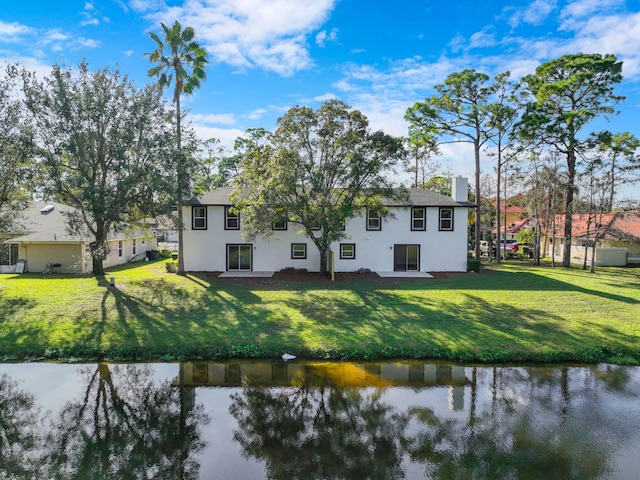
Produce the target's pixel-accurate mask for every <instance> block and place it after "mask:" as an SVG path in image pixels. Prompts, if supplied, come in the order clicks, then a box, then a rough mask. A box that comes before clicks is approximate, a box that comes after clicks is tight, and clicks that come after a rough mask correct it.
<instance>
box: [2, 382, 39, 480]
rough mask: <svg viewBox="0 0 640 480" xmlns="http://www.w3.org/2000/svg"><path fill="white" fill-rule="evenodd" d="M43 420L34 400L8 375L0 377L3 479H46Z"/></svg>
mask: <svg viewBox="0 0 640 480" xmlns="http://www.w3.org/2000/svg"><path fill="white" fill-rule="evenodd" d="M42 418H43V415H42V411H41V409H40V408H39V407H38V406H37V404H36V400H35V397H34V396H33V395H32V394H30V393H28V392H25V391H24V390H21V389H20V388H19V387H18V383H17V382H16V381H14V380H13V379H12V378H11V377H10V376H9V375H7V374H2V375H0V478H3V479H4V478H11V479H13V478H16V479H17V478H25V479H27V478H46V477H45V476H44V475H43V459H42V447H43V441H42V437H41V436H40V432H42V431H43V429H44V426H43V422H42Z"/></svg>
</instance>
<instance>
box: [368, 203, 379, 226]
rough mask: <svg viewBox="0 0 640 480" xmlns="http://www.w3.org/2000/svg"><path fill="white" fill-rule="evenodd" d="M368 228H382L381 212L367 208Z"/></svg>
mask: <svg viewBox="0 0 640 480" xmlns="http://www.w3.org/2000/svg"><path fill="white" fill-rule="evenodd" d="M367 230H382V217H381V216H380V212H377V211H376V210H372V209H370V208H367Z"/></svg>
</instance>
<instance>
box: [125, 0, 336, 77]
mask: <svg viewBox="0 0 640 480" xmlns="http://www.w3.org/2000/svg"><path fill="white" fill-rule="evenodd" d="M334 2H335V0H299V1H296V2H292V1H290V0H272V1H270V2H265V1H263V0H186V1H185V2H184V4H183V5H182V6H181V7H163V8H159V6H158V5H157V2H153V1H142V0H135V1H134V2H132V3H131V4H130V5H131V7H132V8H134V9H136V10H137V11H144V12H147V14H146V16H147V18H148V19H150V20H152V21H153V22H154V23H155V24H156V25H157V24H158V23H159V22H164V23H165V24H168V23H173V21H174V20H176V19H177V20H179V21H180V23H181V24H182V25H188V26H191V27H193V28H194V29H195V31H196V33H197V35H198V39H199V40H200V42H201V43H202V44H203V45H204V46H206V48H207V50H208V51H209V53H210V54H211V55H212V57H213V58H214V59H215V60H216V61H218V62H224V63H228V64H230V65H232V66H236V67H239V68H255V67H259V68H263V69H265V70H268V71H273V72H276V73H278V74H280V75H283V76H291V75H293V74H294V73H295V72H297V71H299V70H303V69H306V68H309V67H311V66H312V61H311V58H310V56H309V51H308V45H307V41H308V37H309V36H310V35H311V34H312V32H314V31H316V30H317V29H318V27H320V26H321V25H322V24H323V23H324V22H325V21H326V20H327V19H328V16H329V14H330V12H331V10H332V9H333V7H334ZM331 35H332V33H329V34H327V38H326V39H325V41H326V40H329V39H331Z"/></svg>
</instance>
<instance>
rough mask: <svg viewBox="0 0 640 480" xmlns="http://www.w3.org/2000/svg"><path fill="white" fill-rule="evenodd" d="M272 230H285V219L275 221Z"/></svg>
mask: <svg viewBox="0 0 640 480" xmlns="http://www.w3.org/2000/svg"><path fill="white" fill-rule="evenodd" d="M272 229H273V230H286V229H287V219H286V218H283V219H280V220H276V221H275V222H273V225H272Z"/></svg>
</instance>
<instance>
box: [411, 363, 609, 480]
mask: <svg viewBox="0 0 640 480" xmlns="http://www.w3.org/2000/svg"><path fill="white" fill-rule="evenodd" d="M584 371H585V373H586V375H585V376H584V379H583V380H584V382H583V383H581V384H578V383H577V382H575V383H574V385H573V389H572V388H571V387H570V385H569V381H568V369H567V368H562V369H549V368H540V369H536V368H529V369H526V370H525V369H520V368H500V369H497V368H494V369H492V370H489V369H485V370H484V373H486V374H488V373H489V372H491V375H492V378H491V379H490V380H489V379H488V381H487V383H489V382H490V385H491V387H490V389H489V392H490V395H491V401H490V402H489V404H488V405H487V406H486V408H485V409H484V410H483V411H482V412H480V413H478V410H479V409H478V408H477V405H476V402H477V397H476V392H475V389H476V386H477V371H476V369H473V375H472V376H473V381H472V385H471V396H470V399H471V405H469V409H468V417H467V418H466V419H465V420H464V421H460V420H453V419H441V418H438V416H437V415H436V414H435V413H434V411H433V410H432V409H430V408H425V407H414V408H411V409H410V411H409V413H410V415H411V416H412V418H413V419H415V420H418V421H419V423H420V425H421V428H420V431H419V433H418V434H417V435H415V436H414V437H413V438H412V439H411V446H410V448H409V452H410V455H411V458H412V460H413V461H416V462H420V463H424V464H425V465H426V467H427V475H428V476H429V478H439V479H468V478H474V479H476V478H478V479H484V478H499V479H545V480H548V479H597V478H603V475H605V474H607V473H610V465H608V461H609V458H610V454H611V453H612V448H613V444H612V443H610V442H609V441H608V440H607V439H608V438H609V437H608V435H606V434H605V432H604V431H602V430H601V429H602V424H601V423H600V422H596V423H599V424H600V426H595V425H594V422H593V421H590V420H589V417H592V418H597V417H598V416H599V415H600V414H601V413H602V412H599V411H598V410H599V409H601V408H602V407H603V405H602V402H601V401H593V400H594V398H596V397H597V395H598V390H599V385H598V382H595V381H594V380H595V375H594V374H595V371H594V370H588V369H584ZM550 372H553V373H554V375H551V376H550ZM604 407H605V408H606V406H604ZM590 425H593V426H595V431H591V430H590V429H589V426H590ZM598 430H600V431H598ZM610 433H611V434H614V432H610ZM618 433H620V432H618ZM617 441H619V439H618V440H617Z"/></svg>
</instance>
